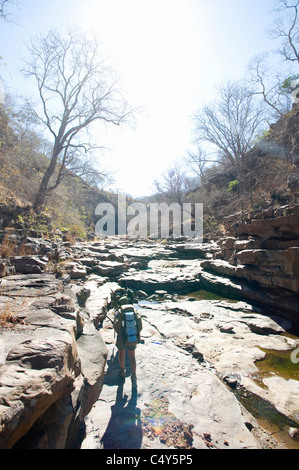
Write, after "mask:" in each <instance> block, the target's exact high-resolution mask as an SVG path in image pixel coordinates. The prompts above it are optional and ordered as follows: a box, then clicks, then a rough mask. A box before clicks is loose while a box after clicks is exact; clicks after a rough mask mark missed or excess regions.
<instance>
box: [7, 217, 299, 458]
mask: <svg viewBox="0 0 299 470" xmlns="http://www.w3.org/2000/svg"><path fill="white" fill-rule="evenodd" d="M294 214H295V216H294ZM274 215H275V217H274V216H273V214H272V217H270V216H269V214H268V216H266V217H265V218H264V219H263V228H264V233H265V231H266V227H268V226H269V227H270V226H271V227H272V229H273V227H274V226H275V227H276V229H275V230H279V227H280V228H281V227H283V230H284V233H285V237H284V238H282V237H281V236H279V237H276V238H275V237H273V236H272V235H273V234H272V235H271V233H270V228H269V229H268V232H269V236H268V238H267V237H264V238H263V240H262V237H261V236H256V237H255V236H254V233H253V232H254V230H257V226H258V224H259V222H258V221H254V220H253V221H251V222H250V223H249V224H248V227H247V229H248V228H250V230H251V234H250V236H248V235H247V236H245V235H244V230H245V228H244V225H243V227H242V226H241V225H240V223H238V226H237V230H238V231H239V232H240V233H243V235H242V234H241V235H240V236H241V238H240V236H238V234H236V232H234V233H233V232H232V231H231V232H230V233H227V235H226V236H225V237H224V238H222V239H219V240H207V241H205V242H204V243H200V244H196V243H193V244H192V246H191V247H190V246H189V248H188V249H187V247H186V240H150V239H140V240H131V239H128V238H125V237H121V238H118V237H113V238H110V239H104V240H94V241H90V242H83V241H78V242H77V243H75V244H74V245H71V244H70V243H67V242H64V243H61V244H54V243H53V242H50V241H47V240H43V239H37V238H33V237H31V238H30V237H27V241H26V243H27V245H28V246H29V245H30V246H31V249H32V254H30V255H26V256H15V257H12V258H11V259H10V260H9V262H7V263H6V266H5V269H6V270H7V272H6V273H5V276H3V277H2V278H1V299H0V300H1V312H2V313H1V326H2V329H1V337H0V366H1V370H0V372H1V378H0V382H1V389H0V414H1V427H0V448H2V449H4V448H16V449H19V448H21V449H22V448H47V449H48V448H50V449H61V448H63V449H65V448H69V449H74V448H77V449H78V448H80V449H206V448H212V449H213V448H215V449H226V448H230V449H232V448H233V449H271V448H277V449H280V448H299V443H298V433H299V413H298V393H299V369H298V367H299V366H298V357H299V354H298V348H299V333H298V331H299V330H298V322H297V321H296V320H297V318H298V317H297V310H296V309H297V308H298V303H297V292H298V291H297V290H296V289H297V287H296V286H297V284H296V283H297V282H298V271H297V269H298V264H297V261H296V259H297V258H296V257H297V251H298V250H299V247H298V246H297V245H298V238H299V233H298V231H297V228H296V231H297V232H296V233H295V229H294V226H295V222H294V221H296V224H297V225H298V212H297V208H293V209H292V211H291V210H290V209H287V208H285V209H284V212H283V213H282V211H281V212H280V213H279V212H277V213H276V214H274ZM279 217H280V218H281V220H280V222H279V220H278V219H279ZM282 219H283V221H282ZM282 222H283V223H282ZM254 224H256V227H254ZM292 224H293V225H292ZM297 225H296V227H297ZM230 226H231V227H233V225H232V224H231V225H230ZM273 230H274V229H273ZM292 230H293V232H291V231H292ZM242 231H243V232H242ZM276 233H278V232H276ZM280 233H281V231H280ZM290 240H292V241H290ZM275 243H276V246H275V247H274V244H275ZM266 245H267V246H266ZM270 245H271V246H270ZM236 247H238V249H236ZM270 248H272V249H270ZM271 252H272V253H271ZM270 255H272V256H270ZM291 255H292V256H291ZM233 259H234V260H235V261H233ZM248 260H249V261H250V262H249V261H248ZM253 260H254V261H253ZM277 260H278V261H277ZM241 262H242V263H241ZM9 270H10V271H9ZM267 279H268V281H267ZM257 280H259V283H257ZM287 280H289V285H291V289H285V286H286V282H287ZM266 282H268V283H269V285H266ZM291 283H292V284H291ZM120 288H121V289H124V288H130V289H132V290H133V292H134V296H135V301H134V302H135V307H136V308H137V309H138V310H139V312H140V315H141V317H142V322H143V329H142V334H141V336H142V341H141V343H140V344H139V345H138V346H137V350H136V359H137V381H138V387H137V390H135V389H133V390H132V388H131V381H130V368H129V364H127V366H128V367H127V377H126V379H125V381H124V382H120V381H119V379H118V370H119V366H118V355H117V349H116V346H115V335H114V330H113V326H112V321H113V315H114V308H115V303H114V300H115V295H116V293H117V292H118V291H119V289H120ZM293 306H295V307H293ZM5 315H6V317H7V319H6V323H5V321H4V316H5Z"/></svg>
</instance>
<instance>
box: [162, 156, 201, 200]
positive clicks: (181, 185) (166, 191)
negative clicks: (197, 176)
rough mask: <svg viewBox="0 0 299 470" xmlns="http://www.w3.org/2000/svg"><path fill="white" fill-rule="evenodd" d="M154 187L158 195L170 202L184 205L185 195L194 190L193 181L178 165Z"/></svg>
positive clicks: (170, 169)
mask: <svg viewBox="0 0 299 470" xmlns="http://www.w3.org/2000/svg"><path fill="white" fill-rule="evenodd" d="M154 186H155V189H156V191H157V193H158V194H159V195H161V196H163V197H164V198H165V199H167V200H168V201H171V202H176V203H179V204H182V203H183V199H184V195H185V194H186V192H187V191H189V190H191V189H192V180H191V179H190V178H188V177H187V175H186V173H185V172H184V171H183V170H182V168H181V167H180V166H179V165H177V164H176V165H174V166H173V167H171V168H169V169H168V170H167V171H166V172H165V173H164V174H163V175H162V177H161V180H160V181H158V180H155V181H154Z"/></svg>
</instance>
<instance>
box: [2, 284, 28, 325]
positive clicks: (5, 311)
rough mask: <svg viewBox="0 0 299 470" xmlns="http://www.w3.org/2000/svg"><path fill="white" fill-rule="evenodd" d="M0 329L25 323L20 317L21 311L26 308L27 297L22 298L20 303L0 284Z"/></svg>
mask: <svg viewBox="0 0 299 470" xmlns="http://www.w3.org/2000/svg"><path fill="white" fill-rule="evenodd" d="M0 300H1V303H0V329H3V328H16V327H17V326H18V325H26V322H25V321H24V319H23V318H22V313H24V312H25V310H27V308H28V299H26V298H23V299H22V300H21V303H20V304H18V303H17V302H15V301H14V299H13V298H12V297H11V296H10V294H9V293H7V292H6V287H5V286H3V285H2V286H1V291H0Z"/></svg>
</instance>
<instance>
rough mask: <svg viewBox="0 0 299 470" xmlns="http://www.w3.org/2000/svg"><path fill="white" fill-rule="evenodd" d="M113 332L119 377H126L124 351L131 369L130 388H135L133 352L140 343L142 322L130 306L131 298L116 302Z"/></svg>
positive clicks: (134, 358) (125, 296)
mask: <svg viewBox="0 0 299 470" xmlns="http://www.w3.org/2000/svg"><path fill="white" fill-rule="evenodd" d="M113 327H114V330H115V331H116V333H117V338H116V347H117V349H118V361H119V368H120V370H119V377H120V378H121V379H122V380H124V379H125V377H126V373H127V371H126V369H125V357H126V351H127V353H128V357H129V363H130V369H131V381H132V388H137V376H136V356H135V351H136V347H137V344H138V343H139V341H140V332H141V330H142V320H141V317H140V315H139V313H138V312H137V311H136V309H135V308H134V306H133V304H132V296H130V298H129V296H128V295H124V296H122V297H121V298H120V299H119V301H118V309H117V311H116V312H115V316H114V323H113Z"/></svg>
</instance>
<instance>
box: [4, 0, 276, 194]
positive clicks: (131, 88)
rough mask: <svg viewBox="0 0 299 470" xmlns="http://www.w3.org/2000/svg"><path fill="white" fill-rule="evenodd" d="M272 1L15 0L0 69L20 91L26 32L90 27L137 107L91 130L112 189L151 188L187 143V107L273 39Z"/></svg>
mask: <svg viewBox="0 0 299 470" xmlns="http://www.w3.org/2000/svg"><path fill="white" fill-rule="evenodd" d="M274 5H275V2H274V0H85V1H84V2H82V0H51V1H46V0H21V7H20V9H19V10H17V9H15V10H14V12H15V15H16V18H17V22H16V23H7V22H3V21H1V22H0V55H2V57H3V59H4V60H3V61H2V65H1V68H0V74H1V75H2V77H3V78H4V81H5V84H6V86H7V87H8V88H10V87H14V88H18V89H19V91H20V92H21V93H23V92H24V90H26V91H27V90H28V84H27V82H25V80H24V79H23V78H22V77H21V75H20V74H19V73H18V69H19V68H20V61H19V56H21V55H24V54H25V52H26V46H25V42H28V41H29V39H30V35H35V34H38V33H43V34H46V33H47V31H48V30H49V29H51V28H52V27H55V26H68V25H74V24H76V25H78V26H79V27H80V28H81V29H82V30H86V29H87V30H89V29H91V30H93V31H95V32H96V33H97V34H98V35H99V37H100V39H101V43H102V46H103V53H104V55H105V56H107V55H108V56H109V57H110V59H111V62H112V64H114V65H115V68H116V70H117V71H118V72H119V74H120V76H121V84H122V88H123V89H124V91H125V96H126V98H127V99H128V100H129V102H130V103H132V105H139V106H142V107H143V108H144V112H143V114H141V115H138V116H137V122H136V126H135V129H131V128H128V127H124V128H121V129H120V128H117V129H113V130H111V131H110V132H109V133H108V134H107V135H101V136H99V144H100V145H102V144H105V145H107V146H108V147H109V150H107V152H106V153H105V155H104V156H103V157H102V165H103V166H104V167H109V168H110V169H111V170H113V171H117V172H116V173H115V174H114V177H115V179H116V184H115V188H119V189H122V190H124V191H125V192H127V193H129V194H131V195H133V196H140V195H149V194H151V193H152V183H153V180H154V179H155V178H157V177H159V176H160V175H161V173H162V172H163V171H164V170H165V169H166V168H168V167H169V166H171V165H173V164H174V162H176V161H178V160H179V159H181V158H182V157H184V156H185V155H186V153H187V151H188V150H189V149H191V148H192V139H193V134H192V122H191V116H192V115H193V114H194V112H195V111H196V110H197V109H198V108H199V107H200V105H201V104H202V102H203V101H210V100H212V99H213V95H214V92H215V86H216V85H219V84H221V82H223V81H225V80H228V79H239V78H243V77H244V76H245V73H246V67H247V64H248V61H249V60H250V58H252V56H254V55H255V54H258V53H261V52H266V51H269V50H272V49H273V48H274V44H273V41H271V40H270V39H268V38H267V36H266V29H267V28H268V27H269V26H270V24H271V23H272V17H271V16H270V12H271V10H272V9H273V7H274Z"/></svg>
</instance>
